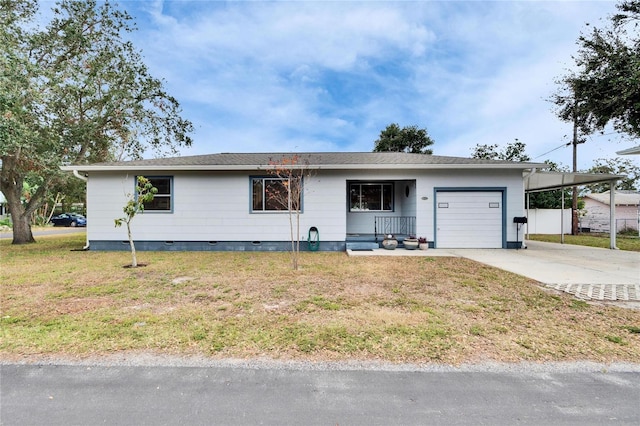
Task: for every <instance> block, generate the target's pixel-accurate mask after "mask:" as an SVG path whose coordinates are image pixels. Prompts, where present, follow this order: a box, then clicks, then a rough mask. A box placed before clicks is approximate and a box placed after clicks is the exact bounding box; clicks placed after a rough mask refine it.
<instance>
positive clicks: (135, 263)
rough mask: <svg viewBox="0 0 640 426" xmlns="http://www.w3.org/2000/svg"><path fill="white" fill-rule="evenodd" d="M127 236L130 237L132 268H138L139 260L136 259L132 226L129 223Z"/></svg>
mask: <svg viewBox="0 0 640 426" xmlns="http://www.w3.org/2000/svg"><path fill="white" fill-rule="evenodd" d="M127 236H128V237H129V245H130V246H131V267H132V268H137V267H138V259H137V258H136V245H135V244H134V243H133V236H132V235H131V226H130V225H129V222H127Z"/></svg>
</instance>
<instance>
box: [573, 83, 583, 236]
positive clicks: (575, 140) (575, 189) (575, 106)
mask: <svg viewBox="0 0 640 426" xmlns="http://www.w3.org/2000/svg"><path fill="white" fill-rule="evenodd" d="M581 143H584V141H581V140H579V138H578V100H577V99H575V91H574V100H573V141H572V143H571V144H572V145H573V173H576V172H577V171H578V144H581ZM572 193H573V194H572V195H573V196H572V202H571V235H578V187H577V186H574V187H573V188H572Z"/></svg>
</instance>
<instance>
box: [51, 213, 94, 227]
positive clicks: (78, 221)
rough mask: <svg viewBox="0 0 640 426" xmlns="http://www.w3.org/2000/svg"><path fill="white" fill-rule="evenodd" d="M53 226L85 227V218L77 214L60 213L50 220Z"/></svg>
mask: <svg viewBox="0 0 640 426" xmlns="http://www.w3.org/2000/svg"><path fill="white" fill-rule="evenodd" d="M51 223H53V226H87V218H86V217H84V216H82V215H81V214H77V213H62V214H59V215H57V216H54V217H52V218H51Z"/></svg>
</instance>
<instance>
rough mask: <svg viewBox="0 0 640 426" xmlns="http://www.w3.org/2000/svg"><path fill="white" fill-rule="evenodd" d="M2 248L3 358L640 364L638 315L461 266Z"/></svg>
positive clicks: (63, 240) (55, 244)
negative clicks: (118, 355) (141, 355)
mask: <svg viewBox="0 0 640 426" xmlns="http://www.w3.org/2000/svg"><path fill="white" fill-rule="evenodd" d="M83 245H84V236H83V235H82V234H80V235H69V236H56V237H40V238H39V242H38V243H37V244H32V245H26V246H12V245H11V244H10V241H7V240H3V241H0V256H1V258H0V262H1V263H0V265H1V266H0V283H1V284H0V285H1V286H2V287H1V292H0V307H1V310H2V313H1V317H0V325H1V334H0V358H2V359H4V360H17V359H21V358H25V357H28V358H32V359H33V358H36V359H37V358H38V357H40V356H49V355H55V356H65V357H86V356H99V355H102V354H111V353H114V352H121V351H136V352H149V353H163V354H172V355H204V356H208V357H211V358H225V357H233V358H252V357H266V358H273V359H283V360H288V359H298V360H302V359H305V360H322V361H330V360H350V359H354V360H376V361H390V362H412V363H450V364H459V363H464V362H469V363H472V362H484V361H489V360H495V361H506V362H517V361H522V360H527V361H547V360H555V361H561V360H576V359H580V360H592V361H598V362H612V361H632V362H640V334H639V332H640V330H639V328H638V326H639V325H640V311H634V310H628V309H621V308H617V307H610V306H598V305H591V304H587V303H585V302H581V301H577V300H574V299H573V298H572V297H571V296H570V295H566V294H553V293H549V292H547V291H544V290H542V289H541V288H540V287H539V286H538V285H537V283H536V282H534V281H531V280H529V279H526V278H523V277H520V276H517V275H514V274H511V273H508V272H503V271H501V270H498V269H495V268H492V267H489V266H484V265H482V264H479V263H476V262H473V261H471V260H466V259H460V258H430V257H406V258H403V257H353V258H350V257H348V256H346V254H344V253H322V252H315V253H303V254H302V256H301V259H300V261H301V262H300V263H301V265H302V269H301V270H300V271H293V270H291V268H290V261H289V256H288V254H287V253H262V252H261V253H239V252H140V253H139V256H138V257H139V262H143V263H146V264H147V266H145V267H141V268H137V269H128V268H123V266H124V265H127V264H129V263H130V260H131V259H130V253H128V252H91V251H88V252H83V251H72V249H78V248H81V247H82V246H83Z"/></svg>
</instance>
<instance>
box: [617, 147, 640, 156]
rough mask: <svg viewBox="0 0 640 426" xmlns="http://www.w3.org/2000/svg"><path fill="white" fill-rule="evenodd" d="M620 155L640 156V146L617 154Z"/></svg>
mask: <svg viewBox="0 0 640 426" xmlns="http://www.w3.org/2000/svg"><path fill="white" fill-rule="evenodd" d="M616 154H618V155H640V145H638V146H635V147H633V148H628V149H623V150H622V151H618V152H616Z"/></svg>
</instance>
